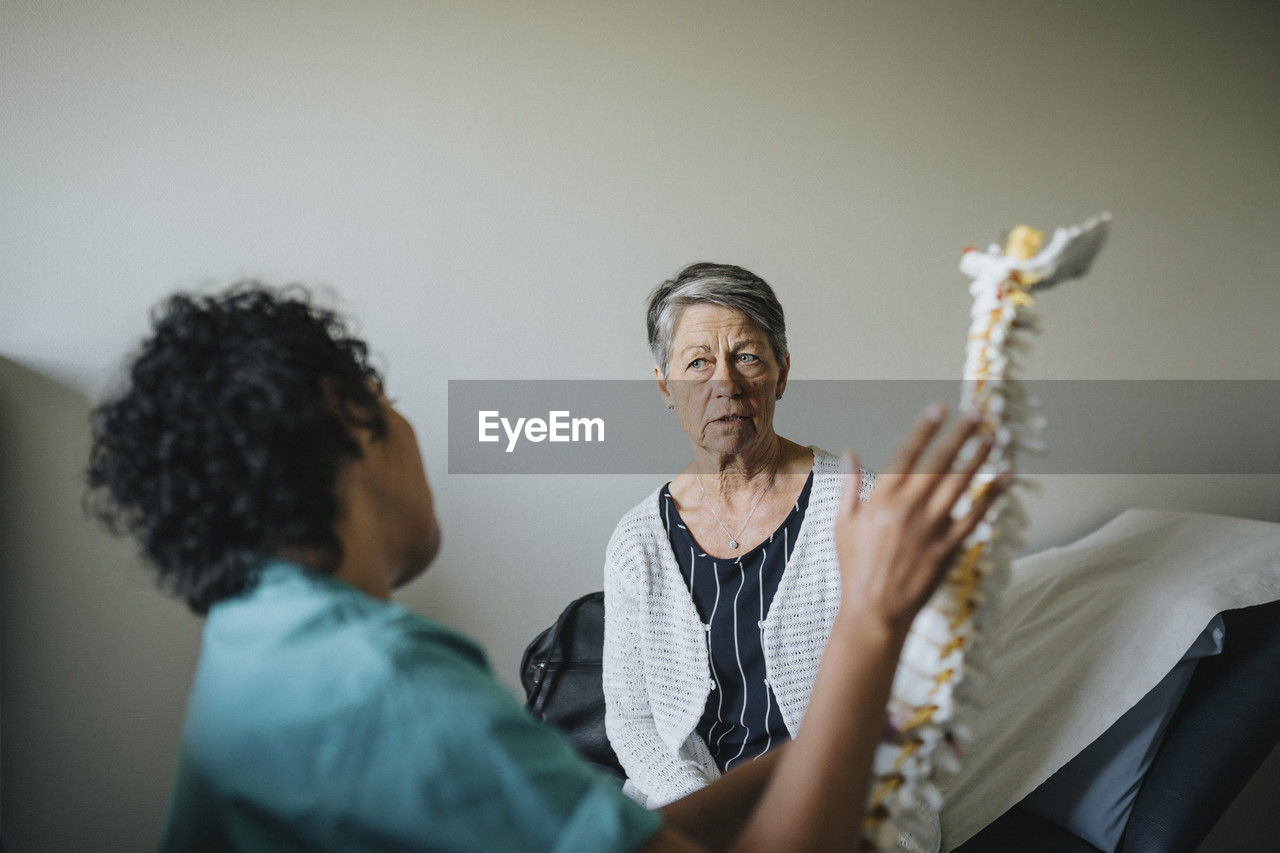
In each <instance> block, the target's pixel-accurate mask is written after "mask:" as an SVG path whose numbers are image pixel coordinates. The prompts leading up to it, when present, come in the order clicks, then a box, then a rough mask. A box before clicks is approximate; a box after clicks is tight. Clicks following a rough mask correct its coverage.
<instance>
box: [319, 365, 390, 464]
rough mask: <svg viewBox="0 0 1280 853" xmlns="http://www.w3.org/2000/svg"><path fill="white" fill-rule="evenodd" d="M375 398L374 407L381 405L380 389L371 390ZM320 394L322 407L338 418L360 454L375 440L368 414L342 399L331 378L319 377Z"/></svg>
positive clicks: (334, 381) (375, 431)
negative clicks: (322, 401) (358, 448)
mask: <svg viewBox="0 0 1280 853" xmlns="http://www.w3.org/2000/svg"><path fill="white" fill-rule="evenodd" d="M373 390H374V393H375V394H376V396H377V398H378V399H377V402H376V403H375V404H376V405H381V401H382V391H381V389H377V388H375V389H373ZM320 393H321V394H322V395H323V396H324V406H325V408H326V409H328V410H329V411H331V412H333V413H334V414H335V415H337V416H338V420H340V421H342V425H343V426H344V427H346V429H347V434H348V435H350V436H351V440H352V441H354V442H355V443H356V444H357V445H359V447H360V451H361V454H362V455H363V453H364V451H366V450H368V449H369V447H371V446H372V445H373V443H374V442H375V441H376V440H377V438H378V435H377V430H376V428H375V427H374V424H373V423H372V422H371V420H370V418H369V413H368V412H365V411H361V410H360V409H359V408H358V407H357V406H356V405H355V404H354V403H352V401H351V400H348V399H344V398H343V397H342V395H341V394H339V393H338V383H337V380H335V379H334V378H333V377H332V376H322V377H320Z"/></svg>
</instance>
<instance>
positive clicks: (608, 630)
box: [604, 514, 710, 808]
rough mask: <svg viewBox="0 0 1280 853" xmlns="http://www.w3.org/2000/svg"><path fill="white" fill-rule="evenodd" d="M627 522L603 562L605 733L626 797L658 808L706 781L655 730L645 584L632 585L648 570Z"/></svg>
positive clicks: (619, 527)
mask: <svg viewBox="0 0 1280 853" xmlns="http://www.w3.org/2000/svg"><path fill="white" fill-rule="evenodd" d="M629 519H632V516H631V515H630V514H629V515H628V517H626V518H624V519H623V520H622V522H620V523H619V525H618V529H617V530H615V531H614V535H613V539H612V540H611V541H610V543H609V550H608V553H607V555H606V558H605V567H604V612H605V618H604V699H605V730H606V731H607V733H608V735H609V742H610V744H612V746H613V751H614V752H615V753H617V755H618V761H619V762H620V763H621V764H622V767H623V769H624V770H626V772H627V776H628V777H629V778H630V781H631V784H630V785H629V786H628V788H627V793H628V794H630V795H632V796H633V797H634V798H635V799H637V800H640V801H641V802H642V804H643V805H646V806H649V807H650V808H656V807H658V806H661V805H665V804H666V803H669V802H671V801H672V800H677V799H679V798H680V797H683V796H684V795H685V794H688V793H690V792H692V791H696V790H697V789H699V788H702V787H704V786H705V785H706V784H707V783H708V782H709V781H710V780H709V779H707V778H705V776H704V775H703V773H702V771H701V768H700V767H699V766H698V764H697V763H696V762H694V761H689V760H687V759H683V758H681V757H680V755H678V754H677V753H676V752H674V751H673V750H672V749H671V748H670V747H669V746H667V744H666V743H665V742H664V741H663V740H662V737H661V736H660V735H659V734H658V730H657V728H656V726H655V725H654V719H653V709H652V706H651V704H650V697H649V691H648V687H647V685H646V680H645V674H644V659H643V654H644V649H645V648H646V647H647V646H649V645H651V644H649V643H646V642H645V637H644V625H645V614H646V613H648V609H649V608H648V603H647V602H646V601H645V600H644V599H645V595H644V593H643V592H641V591H640V590H641V588H642V587H643V584H639V583H636V582H635V580H636V577H638V576H640V575H642V573H643V572H645V571H647V570H648V567H645V566H643V565H641V564H640V563H641V561H640V559H639V556H638V554H639V549H638V548H636V547H635V546H634V541H628V539H629V536H628V534H629V533H630V532H631V531H628V530H626V529H625V528H626V526H627V524H628V520H629ZM632 520H633V521H634V519H632ZM628 546H630V547H628ZM655 570H656V569H655ZM637 793H639V794H642V795H643V799H642V798H641V797H639V796H636V794H637Z"/></svg>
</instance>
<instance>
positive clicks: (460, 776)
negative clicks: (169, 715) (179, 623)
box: [160, 562, 660, 851]
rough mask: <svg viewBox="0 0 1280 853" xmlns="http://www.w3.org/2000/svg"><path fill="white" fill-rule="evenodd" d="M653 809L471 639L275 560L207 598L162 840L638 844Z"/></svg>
mask: <svg viewBox="0 0 1280 853" xmlns="http://www.w3.org/2000/svg"><path fill="white" fill-rule="evenodd" d="M659 823H660V818H659V816H658V815H657V814H656V813H655V812H650V811H647V810H646V809H643V808H641V807H640V806H638V805H637V804H635V803H634V802H632V801H631V800H629V799H627V798H626V797H625V796H624V795H623V794H622V792H621V790H619V788H618V787H617V786H616V785H615V784H614V783H613V782H611V781H609V780H607V779H605V778H603V777H601V776H599V775H597V774H596V773H595V772H594V771H592V770H591V769H589V768H588V767H587V766H586V765H584V764H583V763H582V762H581V761H580V760H579V759H578V758H577V756H576V755H575V754H574V753H573V751H572V750H571V748H570V747H569V746H568V744H567V743H566V741H565V740H564V739H563V738H562V737H561V736H560V735H559V733H557V732H556V731H554V730H553V729H551V728H550V727H548V726H545V725H543V724H542V723H540V722H538V721H536V720H534V719H533V718H532V717H530V716H529V715H528V714H527V713H526V712H525V710H524V708H522V707H521V706H520V705H519V703H517V702H516V701H515V699H514V697H513V696H512V695H511V694H510V693H509V692H508V691H507V690H506V689H505V688H503V687H502V686H501V685H499V684H498V683H497V682H496V681H495V680H494V678H493V675H492V673H491V672H490V670H489V666H488V662H487V661H486V659H485V656H484V653H483V652H482V651H481V650H480V648H479V647H478V646H476V645H475V643H473V642H471V641H470V640H468V639H467V638H466V637H464V636H462V635H461V634H458V633H457V632H455V631H452V630H450V629H448V628H446V627H444V626H442V625H439V624H437V623H435V622H432V621H431V620H428V619H424V618H422V617H420V616H417V615H415V614H413V613H410V612H409V611H408V610H405V609H404V608H402V607H399V606H397V605H395V604H391V603H388V602H385V601H381V600H378V599H375V598H371V597H369V596H367V595H365V594H363V593H361V592H359V591H358V590H356V589H354V588H352V587H350V586H348V585H347V584H345V583H343V582H341V581H338V580H336V579H333V578H330V577H326V576H323V575H318V574H314V573H311V572H308V571H305V570H303V569H302V568H301V567H299V566H296V565H293V564H290V563H284V562H273V563H270V564H268V565H267V566H265V567H264V569H263V570H262V572H261V574H260V577H259V580H258V581H257V583H256V584H254V585H253V586H252V587H251V589H250V590H249V591H248V592H246V593H244V594H242V595H240V596H237V597H235V598H232V599H228V600H224V601H222V602H219V603H218V604H216V605H214V607H213V608H212V609H211V610H210V612H209V616H208V619H207V621H206V624H205V628H204V640H203V645H202V648H201V652H200V661H199V664H198V666H197V669H196V676H195V682H194V684H193V686H192V689H191V698H190V701H189V704H188V708H187V719H186V723H185V725H184V727H183V733H182V744H181V748H180V753H179V757H178V765H177V770H176V774H175V779H174V787H173V793H172V796H171V799H170V803H169V813H168V817H167V820H166V826H165V829H164V834H163V837H162V839H161V842H160V847H161V849H162V850H175V851H177V850H182V851H189V850H227V849H234V850H253V851H258V850H302V849H307V850H315V849H322V850H342V851H360V850H401V849H403V850H592V851H595V850H600V851H607V850H633V849H635V848H637V847H640V846H641V845H643V844H644V843H645V842H646V841H647V840H649V838H650V837H651V836H652V835H653V834H654V833H655V832H656V831H657V829H658V826H659Z"/></svg>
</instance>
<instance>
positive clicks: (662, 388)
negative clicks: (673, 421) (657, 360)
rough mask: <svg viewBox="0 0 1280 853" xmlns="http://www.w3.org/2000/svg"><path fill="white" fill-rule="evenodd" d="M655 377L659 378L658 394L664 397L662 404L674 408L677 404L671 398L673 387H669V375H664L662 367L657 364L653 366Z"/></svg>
mask: <svg viewBox="0 0 1280 853" xmlns="http://www.w3.org/2000/svg"><path fill="white" fill-rule="evenodd" d="M653 378H654V379H656V380H658V394H659V396H661V397H662V404H663V405H664V406H666V407H667V408H668V409H674V408H675V407H676V405H675V401H674V400H672V399H671V389H670V388H668V387H667V377H665V376H663V375H662V368H661V367H658V365H656V364H655V365H654V366H653Z"/></svg>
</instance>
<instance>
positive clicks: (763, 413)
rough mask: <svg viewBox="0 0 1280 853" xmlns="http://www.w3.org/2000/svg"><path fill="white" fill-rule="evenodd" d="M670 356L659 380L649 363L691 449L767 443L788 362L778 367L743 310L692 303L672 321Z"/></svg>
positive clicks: (736, 450) (741, 448) (728, 450)
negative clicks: (674, 326)
mask: <svg viewBox="0 0 1280 853" xmlns="http://www.w3.org/2000/svg"><path fill="white" fill-rule="evenodd" d="M669 358H670V367H669V372H668V375H667V376H666V377H665V378H664V377H663V376H662V370H661V368H660V367H659V366H657V365H655V366H654V374H655V375H656V376H657V379H658V390H659V392H660V393H661V394H662V397H663V400H664V401H665V402H666V403H667V404H668V405H674V406H675V413H676V417H677V418H679V420H680V426H681V428H682V429H684V431H685V433H687V434H688V436H689V440H690V441H692V442H693V444H694V446H696V447H701V448H702V449H704V450H706V451H708V452H710V453H715V454H719V455H727V454H732V455H737V454H740V453H746V452H750V451H752V450H763V449H765V448H767V447H770V446H771V441H772V439H773V436H774V432H773V406H774V402H775V400H776V398H777V397H778V396H779V395H780V394H782V392H783V389H784V388H785V387H786V383H787V371H788V369H789V368H790V359H789V358H788V359H787V361H786V362H784V363H782V364H779V363H778V360H777V358H776V357H775V356H774V354H773V348H772V347H771V346H769V338H768V336H767V335H765V333H764V332H762V331H761V330H760V329H759V328H758V327H757V326H756V325H755V324H754V323H752V322H751V321H750V320H749V319H747V316H746V315H745V314H743V313H742V312H741V311H737V310H735V309H733V308H725V307H723V306H721V305H711V304H705V303H703V304H697V305H690V306H689V307H687V308H685V309H684V311H683V312H682V313H681V314H680V318H679V320H678V321H677V322H676V329H675V334H674V335H672V338H671V353H670V356H669Z"/></svg>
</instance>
